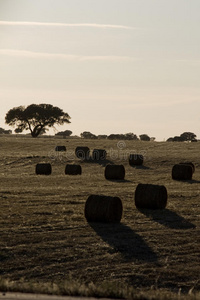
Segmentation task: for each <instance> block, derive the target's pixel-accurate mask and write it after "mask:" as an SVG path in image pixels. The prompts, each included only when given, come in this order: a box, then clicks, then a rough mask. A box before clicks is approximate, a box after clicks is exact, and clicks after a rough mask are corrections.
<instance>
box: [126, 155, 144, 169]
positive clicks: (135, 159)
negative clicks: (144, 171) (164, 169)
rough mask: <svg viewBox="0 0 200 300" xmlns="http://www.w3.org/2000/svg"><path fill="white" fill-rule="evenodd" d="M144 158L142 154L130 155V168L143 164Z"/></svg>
mask: <svg viewBox="0 0 200 300" xmlns="http://www.w3.org/2000/svg"><path fill="white" fill-rule="evenodd" d="M143 161H144V157H143V155H142V154H130V156H129V165H130V166H141V165H142V164H143Z"/></svg>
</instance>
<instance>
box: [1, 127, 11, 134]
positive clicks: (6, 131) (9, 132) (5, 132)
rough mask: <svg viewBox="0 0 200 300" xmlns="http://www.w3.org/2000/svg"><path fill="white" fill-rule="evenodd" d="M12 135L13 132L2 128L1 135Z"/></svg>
mask: <svg viewBox="0 0 200 300" xmlns="http://www.w3.org/2000/svg"><path fill="white" fill-rule="evenodd" d="M11 133H12V130H6V129H4V128H1V127H0V134H11Z"/></svg>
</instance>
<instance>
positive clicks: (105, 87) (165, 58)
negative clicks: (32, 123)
mask: <svg viewBox="0 0 200 300" xmlns="http://www.w3.org/2000/svg"><path fill="white" fill-rule="evenodd" d="M199 12H200V1H199V0H0V99H1V114H0V127H3V128H7V129H8V127H7V126H6V125H5V123H4V118H5V114H6V112H7V111H8V110H9V109H11V108H13V107H15V106H19V105H29V104H32V103H38V104H39V103H50V104H53V105H55V106H59V107H60V108H62V109H63V110H64V111H65V112H67V113H68V114H69V115H70V116H71V124H70V125H66V126H61V127H57V129H58V130H59V131H61V130H65V129H69V130H72V131H73V134H78V135H79V134H80V133H81V132H83V131H90V132H92V133H94V134H110V133H127V132H133V133H135V134H137V135H138V136H139V135H140V134H143V133H146V134H148V135H149V136H151V137H156V140H158V141H163V140H164V139H167V138H168V137H170V136H175V135H180V134H181V133H183V132H184V131H191V132H194V133H195V134H196V135H197V137H198V138H200V33H199V29H200V17H199ZM10 129H12V128H10Z"/></svg>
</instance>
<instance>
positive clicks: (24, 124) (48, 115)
mask: <svg viewBox="0 0 200 300" xmlns="http://www.w3.org/2000/svg"><path fill="white" fill-rule="evenodd" d="M69 119H70V116H69V115H68V113H64V112H63V110H62V109H60V108H59V107H56V106H53V105H51V104H31V105H29V106H27V107H25V106H18V107H14V108H12V109H10V110H9V111H8V112H7V114H6V117H5V122H6V124H8V125H10V126H13V127H14V126H16V129H15V132H18V133H19V132H23V131H24V130H30V132H31V135H32V137H37V136H38V135H39V134H41V133H43V132H44V131H45V130H47V127H54V125H55V124H58V125H63V124H64V123H70V121H69Z"/></svg>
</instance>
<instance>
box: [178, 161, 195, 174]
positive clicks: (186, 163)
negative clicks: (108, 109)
mask: <svg viewBox="0 0 200 300" xmlns="http://www.w3.org/2000/svg"><path fill="white" fill-rule="evenodd" d="M179 165H189V166H191V167H192V174H194V172H195V165H194V164H193V163H192V162H188V161H187V162H181V163H179Z"/></svg>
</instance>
